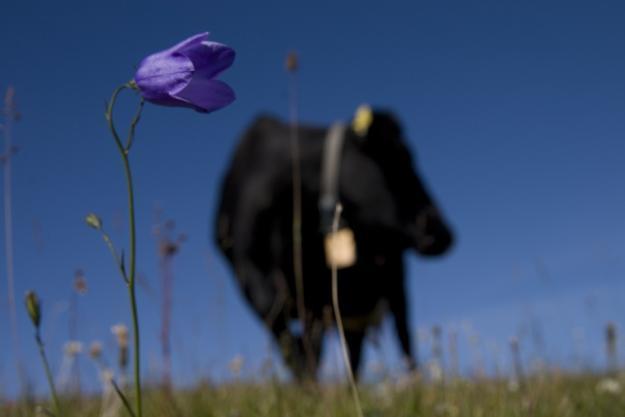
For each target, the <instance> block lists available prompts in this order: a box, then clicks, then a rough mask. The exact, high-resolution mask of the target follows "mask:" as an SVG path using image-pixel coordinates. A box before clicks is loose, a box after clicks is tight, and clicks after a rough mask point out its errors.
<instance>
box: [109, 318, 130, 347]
mask: <svg viewBox="0 0 625 417" xmlns="http://www.w3.org/2000/svg"><path fill="white" fill-rule="evenodd" d="M111 333H113V334H114V335H115V337H116V338H117V344H118V345H119V347H126V346H128V327H126V325H125V324H121V323H120V324H116V325H114V326H112V327H111Z"/></svg>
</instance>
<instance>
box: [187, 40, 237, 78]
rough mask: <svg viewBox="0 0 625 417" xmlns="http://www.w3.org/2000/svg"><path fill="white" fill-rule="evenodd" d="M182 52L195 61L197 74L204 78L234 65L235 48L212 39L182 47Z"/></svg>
mask: <svg viewBox="0 0 625 417" xmlns="http://www.w3.org/2000/svg"><path fill="white" fill-rule="evenodd" d="M180 53H182V54H184V55H186V56H187V57H188V58H189V59H190V60H191V62H193V66H194V67H195V71H196V72H197V75H199V76H201V77H202V78H215V77H216V76H217V75H219V74H220V73H221V72H222V71H224V70H225V69H227V68H228V67H230V66H231V65H232V62H234V57H235V52H234V49H232V48H230V47H229V46H226V45H224V44H222V43H219V42H212V41H203V42H201V43H200V44H194V45H191V46H189V47H187V48H184V49H181V50H180Z"/></svg>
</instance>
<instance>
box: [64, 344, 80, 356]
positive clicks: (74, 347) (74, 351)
mask: <svg viewBox="0 0 625 417" xmlns="http://www.w3.org/2000/svg"><path fill="white" fill-rule="evenodd" d="M64 351H65V354H66V355H67V356H76V355H78V354H79V353H81V352H82V343H80V342H78V341H76V340H70V341H69V342H67V343H65V347H64Z"/></svg>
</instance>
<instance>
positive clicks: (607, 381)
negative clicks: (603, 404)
mask: <svg viewBox="0 0 625 417" xmlns="http://www.w3.org/2000/svg"><path fill="white" fill-rule="evenodd" d="M596 390H597V392H600V393H602V394H614V395H616V394H620V393H621V384H620V382H618V381H617V380H616V379H614V378H604V379H602V380H601V381H599V382H598V383H597V387H596Z"/></svg>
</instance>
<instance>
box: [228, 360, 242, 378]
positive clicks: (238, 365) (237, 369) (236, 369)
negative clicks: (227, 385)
mask: <svg viewBox="0 0 625 417" xmlns="http://www.w3.org/2000/svg"><path fill="white" fill-rule="evenodd" d="M244 361H245V359H244V358H243V356H241V355H236V356H235V357H234V358H232V360H231V361H230V363H229V364H228V368H229V369H230V373H232V375H234V376H239V374H240V373H241V369H243V363H244Z"/></svg>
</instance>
